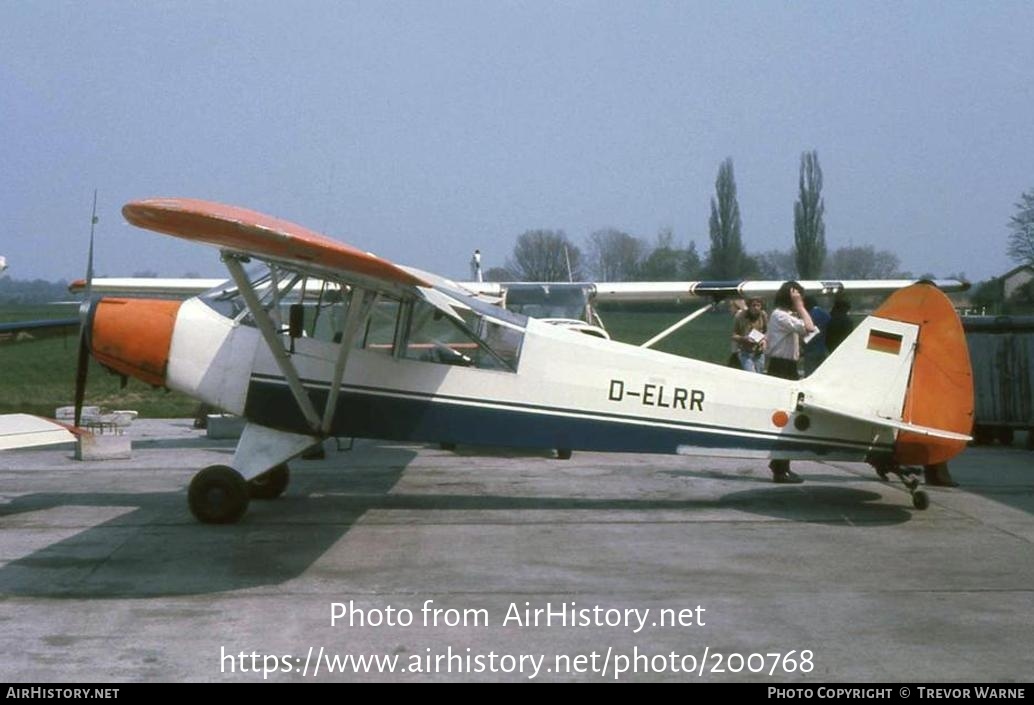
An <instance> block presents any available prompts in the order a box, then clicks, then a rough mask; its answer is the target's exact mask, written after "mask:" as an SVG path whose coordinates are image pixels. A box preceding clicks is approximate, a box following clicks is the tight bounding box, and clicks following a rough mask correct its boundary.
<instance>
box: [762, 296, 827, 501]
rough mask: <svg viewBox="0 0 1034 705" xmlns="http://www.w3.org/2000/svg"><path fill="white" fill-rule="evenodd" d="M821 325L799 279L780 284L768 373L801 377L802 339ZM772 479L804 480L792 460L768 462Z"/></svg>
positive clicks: (772, 320) (771, 321)
mask: <svg viewBox="0 0 1034 705" xmlns="http://www.w3.org/2000/svg"><path fill="white" fill-rule="evenodd" d="M815 330H817V328H816V327H815V323H814V321H812V320H811V315H810V314H809V313H808V309H807V307H806V306H805V305H804V288H803V287H802V286H801V285H800V284H799V283H797V282H795V281H789V282H786V283H785V284H783V285H782V286H781V287H779V291H778V292H776V296H775V308H774V309H773V311H772V315H771V316H770V317H769V319H768V336H767V339H768V343H767V346H766V352H767V356H768V374H769V375H771V376H772V377H780V378H782V379H792V380H796V379H800V375H799V373H798V371H797V363H798V361H799V360H800V359H801V339H802V338H803V337H804V336H805V335H807V334H808V333H812V332H814V331H815ZM768 467H769V469H770V470H771V471H772V481H773V482H778V483H784V484H796V483H799V482H804V480H803V479H802V478H801V477H800V476H799V475H797V474H796V473H794V472H793V471H792V470H790V461H789V460H780V459H776V460H773V461H772V462H770V463H769V464H768Z"/></svg>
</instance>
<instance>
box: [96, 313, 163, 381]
mask: <svg viewBox="0 0 1034 705" xmlns="http://www.w3.org/2000/svg"><path fill="white" fill-rule="evenodd" d="M180 303H181V302H179V301H163V300H160V299H119V298H103V299H101V300H99V301H98V302H97V303H96V304H94V308H93V311H92V312H91V321H90V338H89V340H90V350H91V352H92V353H93V356H94V357H95V358H97V361H98V362H100V363H101V364H102V365H104V366H105V367H109V368H111V369H112V370H114V371H116V372H118V373H120V374H124V375H129V376H130V377H136V378H137V379H140V380H143V381H144V382H147V383H148V384H153V385H155V386H164V385H165V368H166V366H167V365H168V363H169V347H170V346H171V345H172V329H173V328H174V326H175V324H176V313H177V312H178V311H179V307H180Z"/></svg>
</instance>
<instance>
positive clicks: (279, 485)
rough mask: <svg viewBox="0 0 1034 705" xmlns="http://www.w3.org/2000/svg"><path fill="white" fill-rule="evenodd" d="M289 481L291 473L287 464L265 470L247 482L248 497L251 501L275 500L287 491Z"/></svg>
mask: <svg viewBox="0 0 1034 705" xmlns="http://www.w3.org/2000/svg"><path fill="white" fill-rule="evenodd" d="M290 481H291V471H290V470H288V468H287V463H280V464H279V465H277V466H276V467H275V468H273V469H272V470H267V471H266V472H264V473H262V474H261V475H259V476H258V477H256V478H253V479H251V480H249V481H248V495H249V496H250V497H251V498H252V499H276V498H277V497H279V496H280V495H282V494H283V493H284V490H286V489H287V485H288V483H289V482H290Z"/></svg>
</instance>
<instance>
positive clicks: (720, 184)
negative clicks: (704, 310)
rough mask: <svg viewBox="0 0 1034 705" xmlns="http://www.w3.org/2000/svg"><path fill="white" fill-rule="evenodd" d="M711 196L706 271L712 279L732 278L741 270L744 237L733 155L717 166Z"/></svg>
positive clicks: (738, 274)
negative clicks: (742, 234) (713, 192)
mask: <svg viewBox="0 0 1034 705" xmlns="http://www.w3.org/2000/svg"><path fill="white" fill-rule="evenodd" d="M714 189H715V198H712V199H711V220H710V231H711V249H710V250H709V251H708V253H707V273H708V274H709V275H710V276H712V277H714V278H715V279H735V278H736V277H738V276H740V274H741V273H742V269H743V258H744V255H745V253H744V251H743V239H742V236H741V234H740V225H741V224H740V205H739V203H737V201H736V177H735V176H734V175H733V170H732V157H729V158H728V159H726V160H725V161H724V162H722V163H721V165H720V166H719V167H718V178H716V179H715V182H714Z"/></svg>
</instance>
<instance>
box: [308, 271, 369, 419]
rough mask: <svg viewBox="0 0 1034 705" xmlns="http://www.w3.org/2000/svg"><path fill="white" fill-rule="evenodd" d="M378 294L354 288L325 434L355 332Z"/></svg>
mask: <svg viewBox="0 0 1034 705" xmlns="http://www.w3.org/2000/svg"><path fill="white" fill-rule="evenodd" d="M360 293H361V296H360V297H359V298H358V300H357V299H356V295H357V294H360ZM377 296H378V295H377V292H376V291H370V290H369V289H353V294H352V301H351V303H350V304H349V306H348V317H347V318H346V319H345V329H344V331H342V333H341V347H340V348H339V349H338V356H337V362H336V363H335V364H334V381H333V382H331V384H330V394H328V395H327V406H326V407H325V408H324V409H323V425H322V427H321V430H322V431H323V433H324V434H325V435H328V434H329V433H330V426H331V424H332V423H333V422H334V410H335V409H336V408H337V398H338V394H339V393H340V392H341V380H342V378H343V377H344V376H345V363H346V362H348V353H349V352H350V351H351V350H352V343H353V341H354V340H355V334H356V332H357V331H358V330H359V329H360V328H361V327H362V325H363V323H365V322H366V319H367V318H369V316H370V311H372V310H373V305H374V304H375V303H377Z"/></svg>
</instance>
